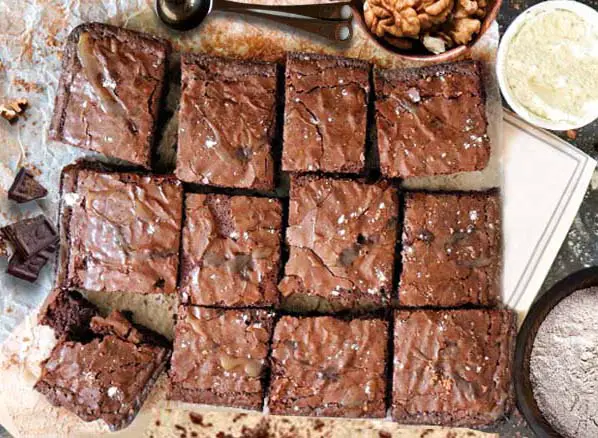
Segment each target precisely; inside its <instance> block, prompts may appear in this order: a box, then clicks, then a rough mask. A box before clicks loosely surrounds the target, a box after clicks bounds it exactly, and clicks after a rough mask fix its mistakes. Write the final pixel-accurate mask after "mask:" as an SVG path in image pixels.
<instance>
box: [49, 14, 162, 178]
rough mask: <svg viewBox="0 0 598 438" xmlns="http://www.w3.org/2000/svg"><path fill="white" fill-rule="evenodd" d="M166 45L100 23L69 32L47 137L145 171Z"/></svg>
mask: <svg viewBox="0 0 598 438" xmlns="http://www.w3.org/2000/svg"><path fill="white" fill-rule="evenodd" d="M169 52H170V45H169V43H168V42H167V41H165V40H162V39H159V38H155V37H153V36H150V35H146V34H143V33H139V32H135V31H132V30H128V29H123V28H120V27H115V26H110V25H107V24H101V23H85V24H82V25H80V26H77V27H76V28H75V29H73V31H72V32H71V34H70V36H69V38H68V41H67V43H66V48H65V51H64V55H63V60H62V74H61V76H60V83H59V85H58V91H57V93H56V101H55V104H54V115H53V117H52V123H51V125H50V137H51V138H52V139H53V140H57V141H62V142H65V143H68V144H70V145H73V146H77V147H80V148H83V149H88V150H92V151H96V152H100V153H102V154H104V155H107V156H109V157H114V158H119V159H121V160H125V161H128V162H130V163H133V164H136V165H139V166H143V167H145V168H149V167H150V165H151V157H152V145H153V140H154V131H155V127H156V122H157V119H158V112H159V111H158V109H159V102H160V98H161V96H162V90H163V88H164V83H165V76H166V63H167V57H168V54H169Z"/></svg>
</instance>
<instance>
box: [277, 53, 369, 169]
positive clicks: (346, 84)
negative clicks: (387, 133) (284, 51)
mask: <svg viewBox="0 0 598 438" xmlns="http://www.w3.org/2000/svg"><path fill="white" fill-rule="evenodd" d="M369 70H370V67H369V64H368V63H367V62H365V61H360V60H357V59H347V58H340V57H335V56H325V55H314V54H306V53H291V54H289V55H288V57H287V65H286V93H285V100H286V102H285V117H284V119H285V120H284V149H283V157H282V167H283V170H287V171H291V172H311V171H322V172H344V173H359V172H361V171H362V170H363V167H364V163H365V138H366V119H367V102H368V94H369V90H370V86H369Z"/></svg>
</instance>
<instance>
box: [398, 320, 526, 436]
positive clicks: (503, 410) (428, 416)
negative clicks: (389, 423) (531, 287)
mask: <svg viewBox="0 0 598 438" xmlns="http://www.w3.org/2000/svg"><path fill="white" fill-rule="evenodd" d="M514 336H515V317H514V314H513V312H512V311H510V310H453V311H432V310H418V311H413V312H410V311H397V312H396V314H395V327H394V361H393V370H394V371H393V375H394V376H393V393H392V416H393V418H394V419H395V420H396V421H399V422H404V423H411V424H442V425H446V426H468V427H471V426H482V425H487V424H491V423H493V422H494V421H496V420H498V419H499V418H501V417H502V416H504V415H506V414H507V413H508V412H509V410H510V409H511V407H512V402H513V387H512V383H511V371H512V370H511V363H512V355H513V348H514V341H515V340H514Z"/></svg>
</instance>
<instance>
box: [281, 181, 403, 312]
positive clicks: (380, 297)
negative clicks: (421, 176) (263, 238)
mask: <svg viewBox="0 0 598 438" xmlns="http://www.w3.org/2000/svg"><path fill="white" fill-rule="evenodd" d="M290 197H291V198H290V206H289V226H288V228H287V233H286V239H287V243H288V245H289V247H290V256H289V260H288V262H287V264H286V267H285V276H284V278H283V279H282V281H281V282H280V284H279V290H280V292H281V299H282V304H283V305H284V307H286V308H289V309H291V310H295V311H321V312H329V311H337V310H353V309H369V308H376V307H383V306H385V305H386V304H387V303H388V301H389V298H390V292H391V290H392V273H393V263H394V248H395V239H396V228H397V214H398V200H397V193H396V191H395V190H394V189H393V188H392V187H391V186H390V185H389V184H388V183H386V182H379V183H376V184H366V183H364V182H359V181H349V180H335V179H327V178H315V177H295V178H293V179H292V180H291V192H290Z"/></svg>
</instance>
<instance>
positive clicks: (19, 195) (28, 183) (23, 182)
mask: <svg viewBox="0 0 598 438" xmlns="http://www.w3.org/2000/svg"><path fill="white" fill-rule="evenodd" d="M47 194H48V191H47V190H46V189H45V187H44V186H42V185H41V184H40V183H38V182H37V181H36V180H35V178H34V177H33V174H32V173H31V172H30V171H28V170H27V169H25V168H24V167H21V170H19V173H17V176H16V177H15V180H14V182H13V183H12V185H11V186H10V189H8V199H12V200H13V201H16V202H18V203H19V204H22V203H24V202H29V201H33V200H34V199H40V198H43V197H45V196H46V195H47Z"/></svg>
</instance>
